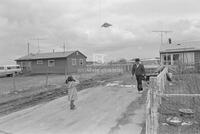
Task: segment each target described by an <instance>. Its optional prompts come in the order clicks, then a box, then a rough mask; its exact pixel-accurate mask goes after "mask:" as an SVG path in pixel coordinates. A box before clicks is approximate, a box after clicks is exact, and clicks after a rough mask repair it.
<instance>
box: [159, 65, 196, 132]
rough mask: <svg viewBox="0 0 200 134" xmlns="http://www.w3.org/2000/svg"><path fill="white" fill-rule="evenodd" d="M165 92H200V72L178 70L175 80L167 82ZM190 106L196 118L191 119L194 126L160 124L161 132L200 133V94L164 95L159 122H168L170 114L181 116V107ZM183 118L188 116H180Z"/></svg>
mask: <svg viewBox="0 0 200 134" xmlns="http://www.w3.org/2000/svg"><path fill="white" fill-rule="evenodd" d="M181 69H183V68H181ZM165 93H169V94H200V74H197V73H194V72H193V73H191V70H190V71H186V72H184V73H183V71H182V70H179V71H177V73H176V75H175V76H173V82H172V83H171V84H170V83H167V85H166V90H165ZM180 108H189V109H192V110H193V111H194V118H192V119H190V120H192V121H194V122H197V123H196V124H193V125H192V126H187V127H186V126H181V127H180V126H170V125H169V126H162V125H160V128H159V130H160V133H161V134H165V133H166V134H167V132H168V133H170V134H175V133H181V134H199V133H200V129H199V128H200V96H199V97H198V96H196V97H188V96H169V97H162V104H161V106H160V108H159V114H160V115H159V122H160V123H163V122H166V118H167V117H169V116H177V117H180V113H179V109H180ZM180 118H182V119H183V120H188V119H187V118H183V117H180Z"/></svg>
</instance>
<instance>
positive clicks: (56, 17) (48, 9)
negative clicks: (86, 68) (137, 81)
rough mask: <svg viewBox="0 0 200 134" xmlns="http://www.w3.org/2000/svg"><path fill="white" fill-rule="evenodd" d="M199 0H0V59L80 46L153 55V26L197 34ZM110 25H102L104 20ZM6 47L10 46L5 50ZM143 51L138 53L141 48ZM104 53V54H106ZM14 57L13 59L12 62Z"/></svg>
mask: <svg viewBox="0 0 200 134" xmlns="http://www.w3.org/2000/svg"><path fill="white" fill-rule="evenodd" d="M199 4H200V2H199V1H198V0H191V1H188V0H176V1H174V0H168V1H160V0H148V1H146V0H123V1H121V0H109V1H106V0H84V1H83V0H9V1H8V0H1V1H0V28H1V31H0V57H1V60H0V64H9V63H11V61H13V60H14V59H15V58H17V57H19V56H23V55H25V54H26V53H27V42H29V43H30V48H31V52H37V51H38V50H37V49H38V48H37V47H38V42H37V41H36V40H31V39H34V38H44V39H45V40H41V41H40V48H41V51H42V52H46V51H52V49H55V50H56V51H61V50H62V47H63V44H64V42H66V48H67V50H69V49H76V50H77V49H79V50H81V51H83V52H84V53H85V54H86V55H87V56H88V57H89V59H92V53H105V54H106V55H108V57H109V58H113V59H114V58H116V57H133V56H141V57H142V56H143V57H154V56H155V55H158V49H159V45H160V35H159V34H157V33H152V31H153V30H173V31H174V32H173V33H172V34H168V35H165V36H164V38H165V40H166V39H167V37H170V36H171V37H172V39H173V40H176V41H179V40H183V39H185V40H193V39H198V38H199V35H200V34H199V32H200V19H199V17H200V15H199V13H200V8H199V7H198V5H199ZM104 22H108V23H111V24H112V25H113V26H112V27H110V28H107V29H105V28H101V27H100V26H101V25H102V24H103V23H104ZM5 50H9V53H8V52H7V51H5ZM140 51H142V53H141V52H140ZM109 58H108V59H109ZM12 63H13V62H12Z"/></svg>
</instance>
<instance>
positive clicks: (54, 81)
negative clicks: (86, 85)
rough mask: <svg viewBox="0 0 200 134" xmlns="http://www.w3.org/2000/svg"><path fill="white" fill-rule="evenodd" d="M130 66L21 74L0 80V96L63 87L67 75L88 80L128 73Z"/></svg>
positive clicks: (87, 67) (99, 66)
mask: <svg viewBox="0 0 200 134" xmlns="http://www.w3.org/2000/svg"><path fill="white" fill-rule="evenodd" d="M131 68H132V64H112V65H90V66H86V67H81V68H77V72H74V73H70V74H69V73H68V74H51V73H44V74H37V75H33V74H28V75H27V74H22V75H15V74H13V75H12V77H3V78H0V95H6V94H10V93H16V94H17V93H18V92H21V91H22V92H24V91H28V90H29V91H34V92H42V91H46V90H49V89H51V88H58V87H60V86H63V85H64V84H65V83H64V82H65V80H66V78H67V75H73V76H75V77H77V78H79V79H89V78H91V77H93V76H95V75H103V74H113V73H126V72H127V73H130V72H131Z"/></svg>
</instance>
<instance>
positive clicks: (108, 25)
mask: <svg viewBox="0 0 200 134" xmlns="http://www.w3.org/2000/svg"><path fill="white" fill-rule="evenodd" d="M110 26H112V25H111V24H109V23H107V22H105V23H104V24H103V25H101V27H105V28H108V27H110Z"/></svg>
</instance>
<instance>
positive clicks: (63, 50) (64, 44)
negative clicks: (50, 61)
mask: <svg viewBox="0 0 200 134" xmlns="http://www.w3.org/2000/svg"><path fill="white" fill-rule="evenodd" d="M65 43H66V41H64V43H63V51H64V53H65V49H66V48H65Z"/></svg>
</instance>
